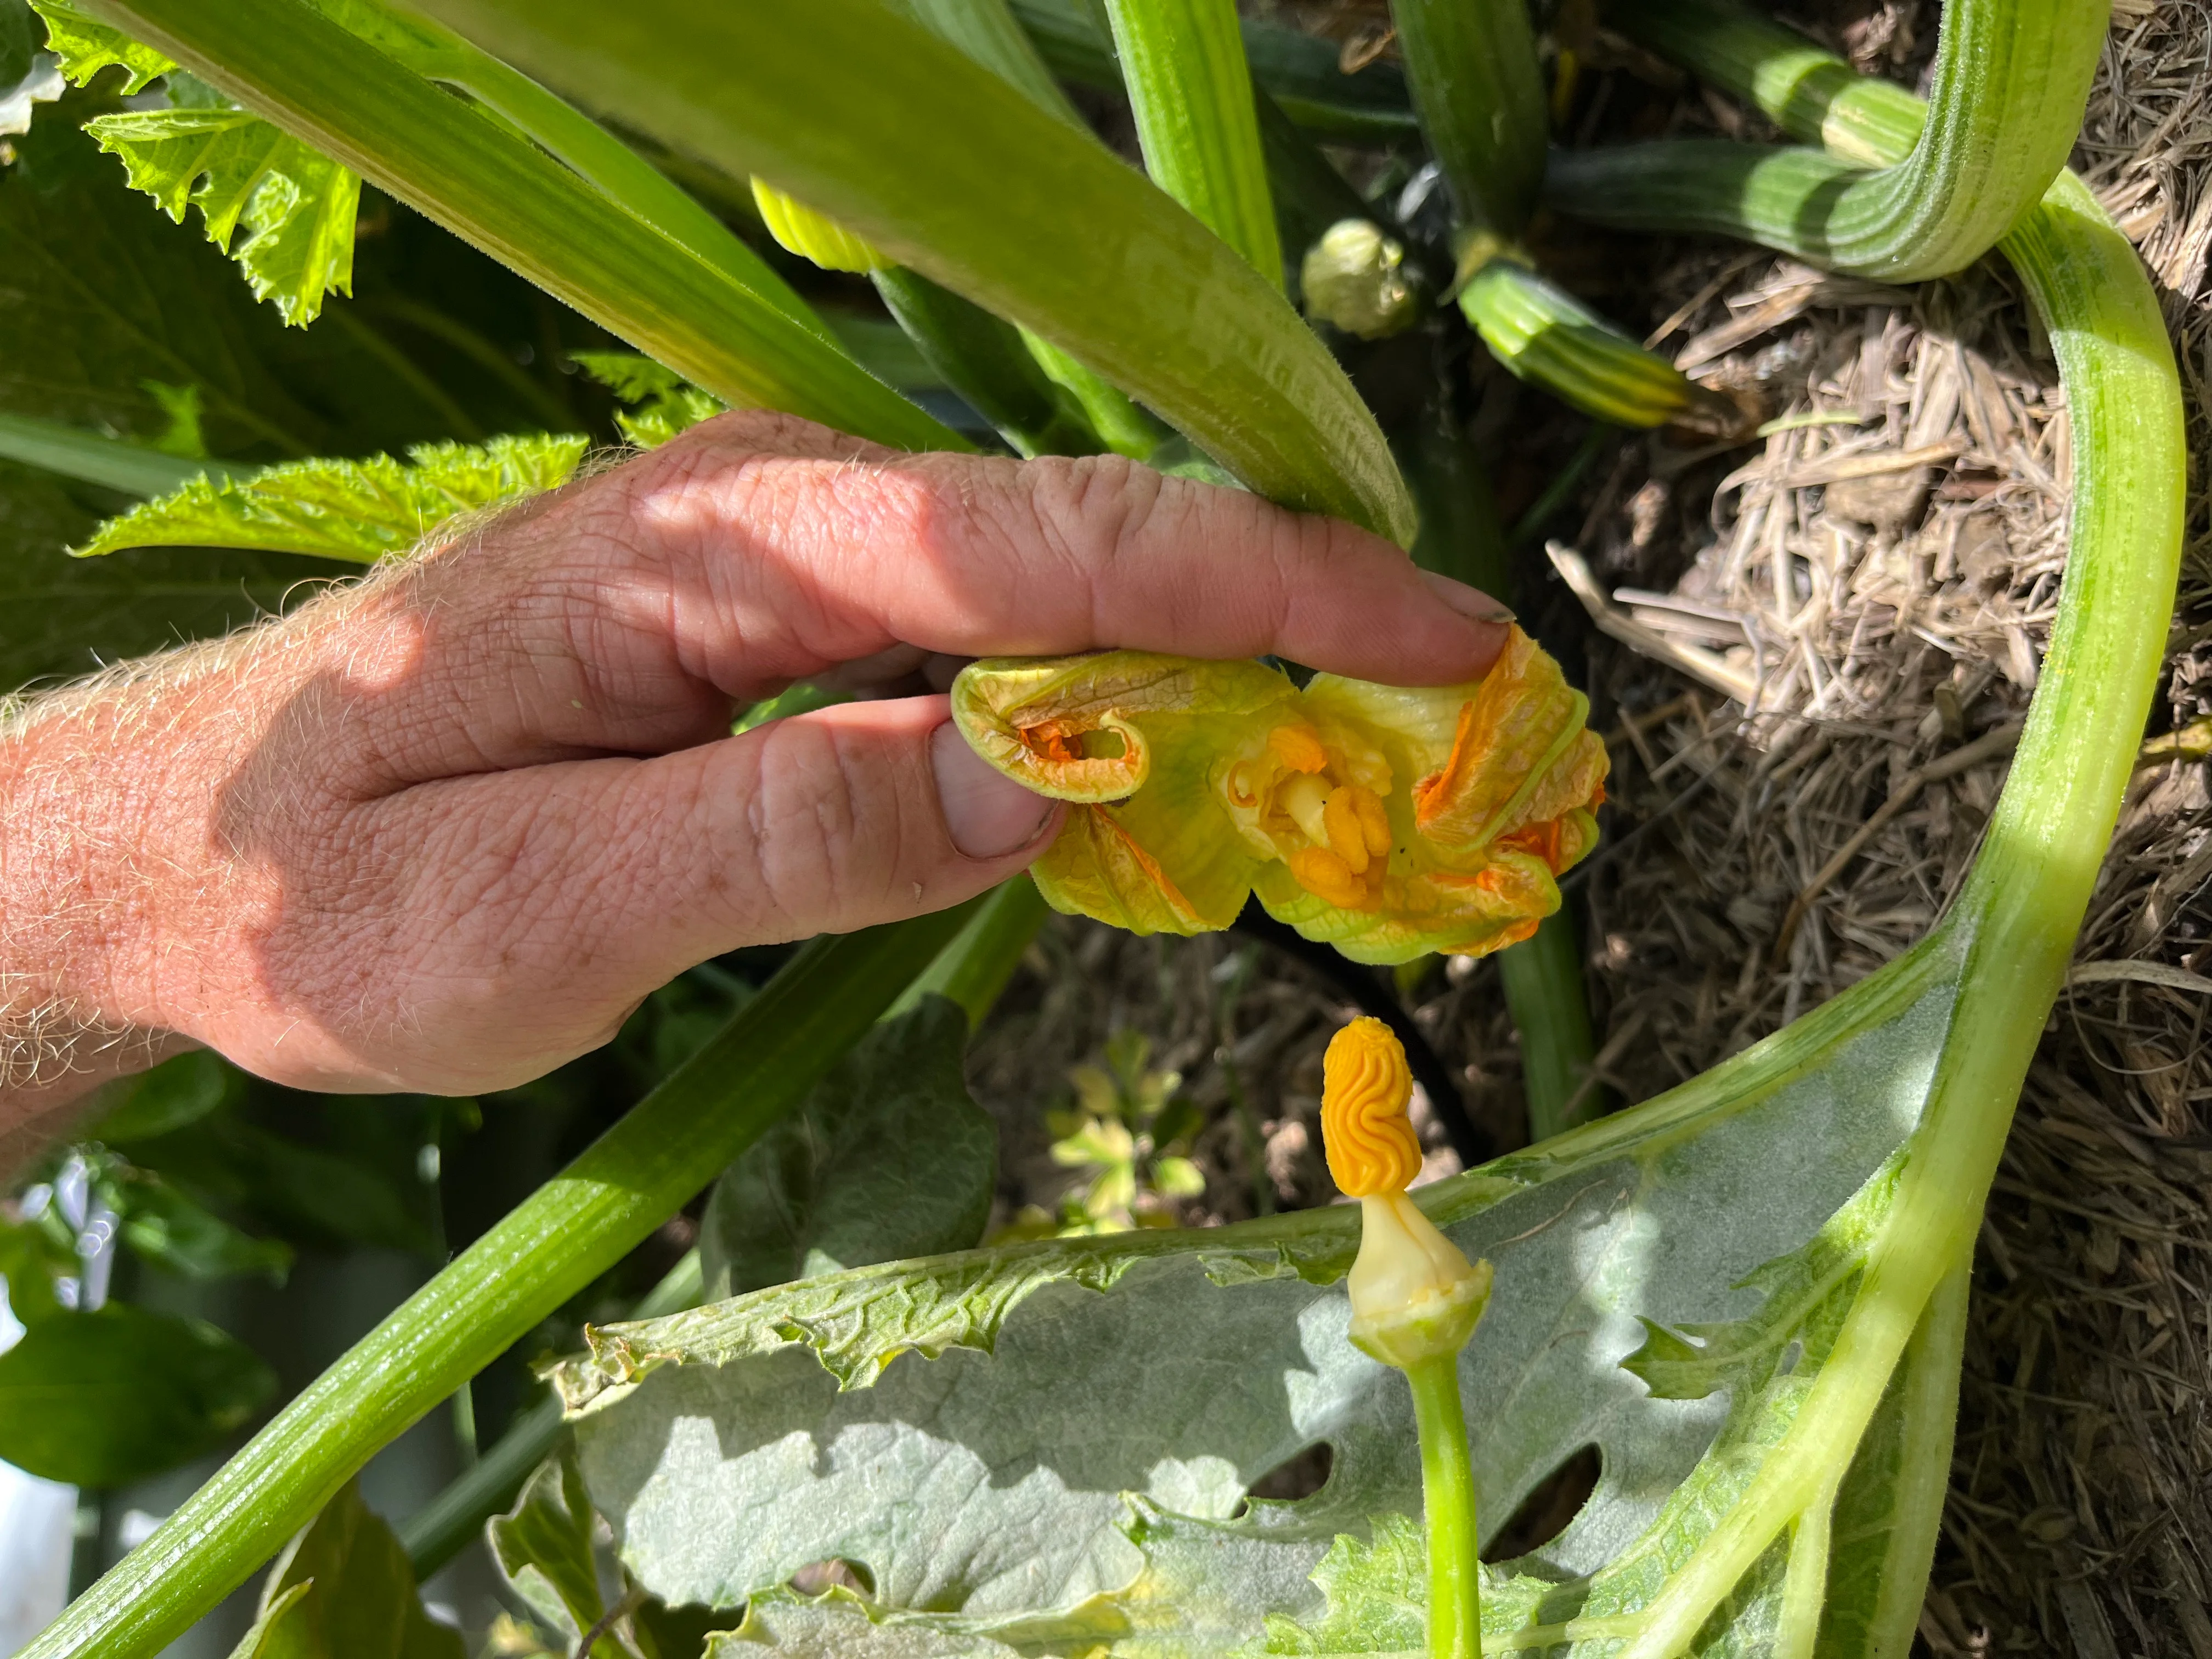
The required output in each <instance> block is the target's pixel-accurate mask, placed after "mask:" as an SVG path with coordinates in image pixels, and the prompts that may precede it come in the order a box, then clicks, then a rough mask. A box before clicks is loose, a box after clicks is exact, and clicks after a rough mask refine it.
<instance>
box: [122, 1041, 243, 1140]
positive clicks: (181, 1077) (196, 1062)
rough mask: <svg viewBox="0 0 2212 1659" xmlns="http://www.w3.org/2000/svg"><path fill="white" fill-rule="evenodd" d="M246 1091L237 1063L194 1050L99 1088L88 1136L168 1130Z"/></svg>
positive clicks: (127, 1136) (140, 1135)
mask: <svg viewBox="0 0 2212 1659" xmlns="http://www.w3.org/2000/svg"><path fill="white" fill-rule="evenodd" d="M244 1092H245V1078H244V1075H243V1074H242V1073H240V1071H239V1070H238V1068H237V1067H236V1066H233V1065H232V1064H231V1063H230V1062H229V1061H228V1060H225V1059H224V1058H223V1057H222V1055H221V1054H216V1052H215V1051H214V1050H213V1049H211V1048H200V1049H196V1050H194V1051H193V1052H192V1053H191V1054H179V1055H178V1056H176V1058H175V1059H173V1060H163V1061H162V1062H161V1064H160V1065H159V1066H155V1067H154V1068H153V1070H151V1071H149V1072H141V1073H138V1075H137V1076H136V1077H133V1078H126V1079H123V1080H122V1082H121V1083H120V1084H119V1085H109V1087H108V1088H106V1089H105V1090H102V1091H100V1097H99V1098H100V1101H101V1102H102V1103H103V1105H104V1109H103V1110H102V1111H101V1113H100V1116H98V1117H97V1118H95V1119H94V1121H93V1122H92V1123H91V1125H90V1126H89V1128H88V1137H89V1138H90V1139H95V1140H104V1141H106V1142H108V1143H110V1144H111V1145H119V1144H122V1143H124V1142H127V1141H132V1140H147V1139H152V1138H153V1137H154V1136H155V1135H165V1134H168V1133H172V1132H173V1131H175V1130H178V1129H181V1128H183V1127H185V1126H186V1125H187V1124H191V1123H197V1122H198V1121H200V1120H201V1119H202V1118H204V1117H205V1116H207V1115H209V1114H210V1112H214V1111H216V1110H218V1109H221V1108H222V1107H224V1106H234V1105H236V1104H237V1103H238V1101H239V1099H240V1097H241V1096H242V1095H243V1094H244Z"/></svg>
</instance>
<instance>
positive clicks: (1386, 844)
mask: <svg viewBox="0 0 2212 1659" xmlns="http://www.w3.org/2000/svg"><path fill="white" fill-rule="evenodd" d="M1352 805H1353V806H1354V807H1355V808H1356V809H1358V813H1359V833H1360V835H1361V836H1364V838H1365V840H1366V842H1367V850H1368V851H1369V852H1370V853H1371V854H1374V855H1375V856H1376V858H1381V857H1382V856H1383V854H1386V853H1388V852H1389V850H1390V815H1389V812H1387V811H1384V810H1383V797H1382V796H1380V795H1378V794H1376V793H1375V792H1374V791H1373V790H1372V789H1361V788H1359V787H1356V786H1355V787H1353V788H1352Z"/></svg>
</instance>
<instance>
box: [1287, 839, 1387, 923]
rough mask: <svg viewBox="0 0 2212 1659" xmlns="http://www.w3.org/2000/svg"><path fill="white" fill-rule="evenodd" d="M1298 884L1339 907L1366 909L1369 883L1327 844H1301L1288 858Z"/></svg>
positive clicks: (1344, 908) (1292, 873) (1342, 908)
mask: <svg viewBox="0 0 2212 1659" xmlns="http://www.w3.org/2000/svg"><path fill="white" fill-rule="evenodd" d="M1288 862H1289V864H1290V866H1291V875H1293V876H1295V877H1296V878H1297V883H1298V885H1299V886H1301V887H1303V888H1304V889H1305V890H1306V891H1308V892H1309V893H1311V894H1313V895H1314V896H1316V898H1325V899H1327V900H1328V902H1330V903H1331V904H1334V906H1336V908H1338V909H1340V910H1362V909H1364V908H1367V902H1368V899H1367V885H1366V884H1365V883H1364V882H1363V881H1361V880H1360V879H1359V878H1358V876H1356V875H1354V874H1353V873H1352V868H1351V866H1349V865H1347V864H1346V863H1345V861H1344V860H1342V859H1340V858H1339V857H1337V855H1336V854H1334V853H1332V852H1330V851H1329V850H1328V848H1326V847H1301V848H1298V849H1297V851H1296V852H1295V853H1292V854H1291V856H1290V859H1289V860H1288Z"/></svg>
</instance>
